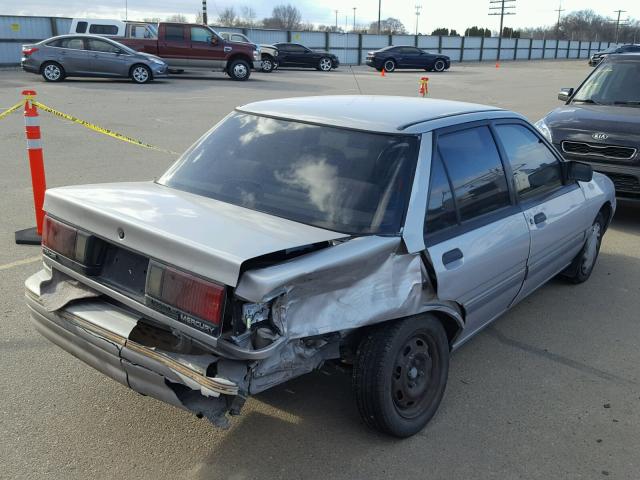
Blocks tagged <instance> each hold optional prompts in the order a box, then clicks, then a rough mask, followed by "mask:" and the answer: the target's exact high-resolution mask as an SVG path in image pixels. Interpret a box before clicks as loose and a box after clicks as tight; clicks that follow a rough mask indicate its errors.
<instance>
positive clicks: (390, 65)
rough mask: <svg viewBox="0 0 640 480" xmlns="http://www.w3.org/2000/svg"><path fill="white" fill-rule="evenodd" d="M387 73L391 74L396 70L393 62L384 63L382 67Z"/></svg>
mask: <svg viewBox="0 0 640 480" xmlns="http://www.w3.org/2000/svg"><path fill="white" fill-rule="evenodd" d="M382 68H384V69H385V70H386V71H387V72H393V71H394V70H395V69H396V62H395V60H387V61H385V62H384V65H383V67H382Z"/></svg>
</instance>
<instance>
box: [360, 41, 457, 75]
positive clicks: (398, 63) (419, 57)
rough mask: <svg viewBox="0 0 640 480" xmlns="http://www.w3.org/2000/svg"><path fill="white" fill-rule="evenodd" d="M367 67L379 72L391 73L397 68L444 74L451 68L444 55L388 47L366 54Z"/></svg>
mask: <svg viewBox="0 0 640 480" xmlns="http://www.w3.org/2000/svg"><path fill="white" fill-rule="evenodd" d="M367 65H369V66H370V67H373V68H375V69H376V70H378V71H379V72H380V71H382V70H383V69H384V70H386V71H387V72H393V71H394V70H396V69H398V68H410V69H414V70H418V69H420V70H426V71H427V72H430V71H436V72H444V71H445V70H447V69H448V68H449V67H450V66H451V60H450V59H449V57H447V56H446V55H441V54H439V53H429V52H425V51H424V50H421V49H419V48H416V47H408V46H407V47H402V46H400V47H394V46H389V47H385V48H383V49H380V50H376V51H375V52H369V53H367Z"/></svg>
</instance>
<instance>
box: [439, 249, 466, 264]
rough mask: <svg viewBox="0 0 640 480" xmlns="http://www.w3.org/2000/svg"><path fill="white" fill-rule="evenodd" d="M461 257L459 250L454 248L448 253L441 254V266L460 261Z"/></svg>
mask: <svg viewBox="0 0 640 480" xmlns="http://www.w3.org/2000/svg"><path fill="white" fill-rule="evenodd" d="M462 257H463V255H462V250H460V249H459V248H454V249H453V250H449V251H448V252H445V253H443V254H442V264H443V265H448V264H450V263H453V262H455V261H456V260H461V259H462Z"/></svg>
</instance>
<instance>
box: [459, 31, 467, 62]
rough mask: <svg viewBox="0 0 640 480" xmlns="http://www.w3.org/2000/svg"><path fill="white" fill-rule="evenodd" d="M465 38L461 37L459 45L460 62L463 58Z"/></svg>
mask: <svg viewBox="0 0 640 480" xmlns="http://www.w3.org/2000/svg"><path fill="white" fill-rule="evenodd" d="M465 38H466V37H462V43H461V44H460V61H462V59H463V58H464V39H465Z"/></svg>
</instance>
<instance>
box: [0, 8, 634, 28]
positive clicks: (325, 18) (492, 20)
mask: <svg viewBox="0 0 640 480" xmlns="http://www.w3.org/2000/svg"><path fill="white" fill-rule="evenodd" d="M125 2H126V3H128V12H129V19H131V20H136V19H142V18H143V17H161V18H164V17H166V16H168V15H171V14H174V13H182V14H185V15H187V17H188V18H189V19H193V18H194V17H195V13H196V12H197V11H199V10H200V8H201V6H202V1H201V0H94V1H87V0H4V1H2V2H1V3H0V14H4V15H45V16H63V17H90V18H93V17H100V18H122V19H124V16H125ZM282 3H287V0H260V1H255V0H254V1H243V0H216V1H213V0H208V1H207V5H208V10H209V17H210V23H211V20H214V19H215V17H217V14H218V12H220V11H221V10H222V9H223V8H224V7H227V6H235V7H236V10H238V11H239V7H240V6H242V5H248V6H251V7H252V8H253V9H254V10H255V11H256V14H257V18H258V19H260V18H263V17H265V16H268V15H269V14H270V13H271V9H272V8H273V6H274V5H280V4H282ZM289 3H291V4H293V5H296V6H297V7H298V9H299V10H300V12H301V13H302V19H303V21H305V22H311V23H315V24H321V23H322V24H334V23H335V10H336V9H337V10H338V23H339V24H340V25H342V26H344V25H345V21H346V22H347V23H348V25H349V28H351V25H352V24H353V7H356V8H357V10H356V23H357V24H359V25H365V24H368V23H370V22H372V21H374V20H377V18H378V2H377V1H376V0H295V1H291V0H289ZM514 3H515V5H516V9H515V12H516V15H514V16H509V17H505V26H511V27H515V28H520V27H529V26H540V25H551V24H554V23H555V21H556V19H557V12H554V10H555V9H557V8H558V5H559V0H517V1H516V2H514ZM415 5H422V7H423V8H422V10H421V15H420V17H419V31H420V32H422V33H430V32H431V31H432V30H433V29H434V28H437V27H448V28H455V29H457V30H458V31H464V29H465V28H466V27H468V26H472V25H478V26H483V27H489V28H491V29H492V30H495V31H497V30H498V27H499V19H500V17H497V16H488V15H487V13H488V12H489V0H446V1H445V2H436V1H434V0H382V18H386V17H396V18H399V19H400V20H401V21H402V22H403V23H404V24H405V26H406V27H407V29H408V30H409V31H410V32H411V33H413V32H414V31H415V22H416V16H415ZM562 8H564V9H565V12H563V14H566V13H568V12H571V11H573V10H581V9H586V8H590V9H593V10H595V11H596V12H597V13H598V14H600V15H604V16H611V17H615V16H616V13H614V10H617V9H622V10H626V11H627V12H626V13H623V14H622V18H626V17H627V16H629V17H633V18H636V19H640V0H612V1H607V0H604V1H603V0H563V1H562ZM345 17H348V19H345Z"/></svg>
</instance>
